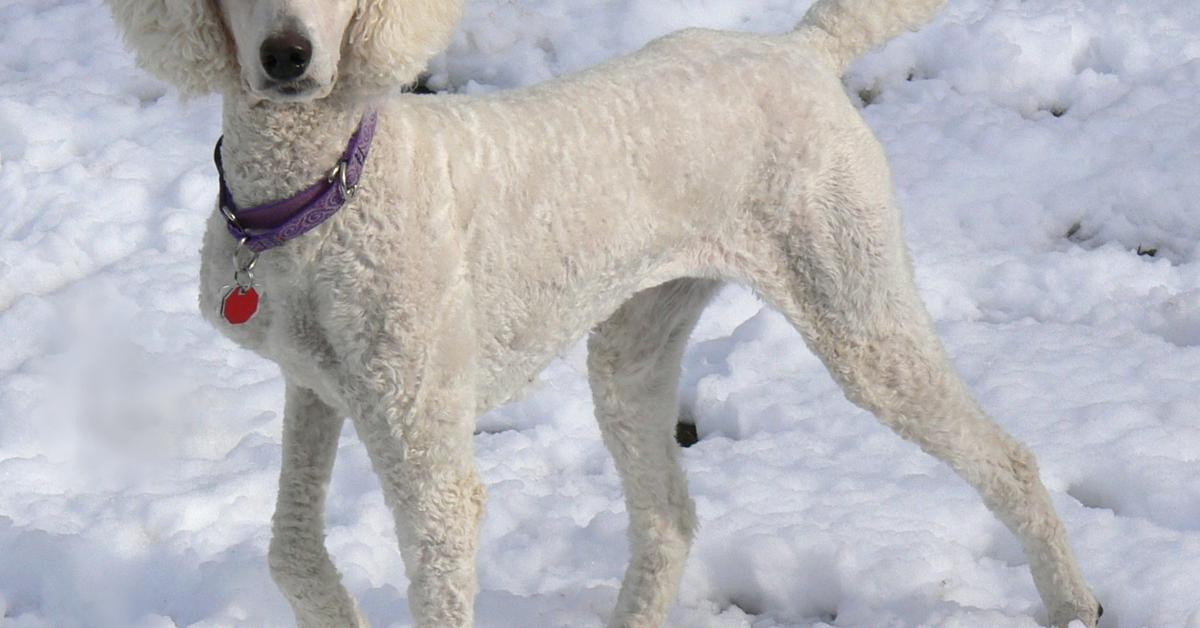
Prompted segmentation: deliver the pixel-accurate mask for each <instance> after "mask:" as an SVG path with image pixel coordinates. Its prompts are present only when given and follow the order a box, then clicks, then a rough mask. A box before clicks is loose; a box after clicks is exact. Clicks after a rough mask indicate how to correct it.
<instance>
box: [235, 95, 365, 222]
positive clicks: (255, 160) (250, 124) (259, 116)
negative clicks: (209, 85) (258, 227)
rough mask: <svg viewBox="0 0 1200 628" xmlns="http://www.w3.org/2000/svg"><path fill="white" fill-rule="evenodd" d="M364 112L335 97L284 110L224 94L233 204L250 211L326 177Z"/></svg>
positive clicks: (292, 105) (244, 96)
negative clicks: (251, 207)
mask: <svg viewBox="0 0 1200 628" xmlns="http://www.w3.org/2000/svg"><path fill="white" fill-rule="evenodd" d="M364 108H365V106H364V105H362V104H359V105H358V106H354V105H352V104H349V103H347V102H346V101H345V100H343V99H340V98H336V97H331V98H325V99H322V100H318V101H312V102H305V103H294V104H292V103H289V104H280V103H272V102H268V101H254V100H251V99H250V98H249V97H248V96H247V95H245V94H242V93H231V94H226V95H225V107H224V115H223V117H224V134H225V140H224V147H223V155H224V164H225V176H226V181H227V182H228V184H229V189H230V191H231V192H232V193H233V197H234V201H235V202H236V203H237V204H238V205H239V206H242V207H250V206H253V205H259V204H262V203H266V202H270V201H274V200H277V199H280V198H285V197H289V196H291V195H293V194H295V193H296V192H298V191H300V190H303V189H304V188H307V187H308V186H309V185H312V183H313V182H314V181H317V180H318V179H320V178H321V177H323V176H325V175H326V174H327V173H328V172H329V170H330V168H332V167H333V166H334V165H335V164H336V163H337V160H338V158H339V157H341V155H342V152H343V151H345V150H346V142H347V141H348V140H349V139H350V136H351V135H353V134H354V129H355V128H356V127H357V125H358V123H359V120H360V118H361V117H362V113H363V110H364Z"/></svg>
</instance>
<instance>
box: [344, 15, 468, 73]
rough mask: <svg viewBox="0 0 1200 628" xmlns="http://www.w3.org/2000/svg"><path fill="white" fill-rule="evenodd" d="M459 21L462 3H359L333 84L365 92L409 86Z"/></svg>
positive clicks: (443, 44) (437, 51) (444, 43)
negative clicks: (341, 83)
mask: <svg viewBox="0 0 1200 628" xmlns="http://www.w3.org/2000/svg"><path fill="white" fill-rule="evenodd" d="M461 16H462V0H359V2H358V10H357V11H356V12H355V14H354V18H353V19H352V20H351V23H350V28H349V33H348V34H347V36H346V45H345V49H344V50H343V51H342V61H341V68H340V73H341V78H339V79H338V80H339V81H342V82H345V83H347V84H348V85H350V86H351V87H352V88H356V89H360V90H365V91H380V90H389V89H394V88H397V87H400V86H403V85H407V84H409V83H411V82H413V81H414V80H416V78H417V75H418V74H420V73H421V72H422V71H423V70H424V69H425V64H426V63H427V62H428V61H429V58H430V57H432V56H433V55H435V54H437V53H439V52H441V51H442V50H443V49H444V48H445V47H446V45H447V44H448V43H449V42H450V36H451V35H452V34H454V27H455V25H456V24H457V23H458V20H459V18H460V17H461Z"/></svg>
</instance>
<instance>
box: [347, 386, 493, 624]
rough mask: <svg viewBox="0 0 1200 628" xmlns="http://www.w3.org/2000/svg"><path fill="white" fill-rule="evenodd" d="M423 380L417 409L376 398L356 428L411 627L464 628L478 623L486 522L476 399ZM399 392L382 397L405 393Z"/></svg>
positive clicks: (414, 403)
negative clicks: (390, 537) (398, 560)
mask: <svg viewBox="0 0 1200 628" xmlns="http://www.w3.org/2000/svg"><path fill="white" fill-rule="evenodd" d="M387 377H388V376H387V375H382V378H383V379H384V380H386V379H387ZM422 380H423V381H422V384H421V386H420V388H421V390H420V391H419V392H418V393H417V394H416V395H415V398H416V399H418V400H419V401H410V400H409V399H412V398H413V397H414V396H409V395H405V399H398V398H396V397H395V396H393V395H391V394H383V395H379V396H377V397H376V398H375V399H374V400H373V401H372V403H370V405H369V406H368V407H364V408H363V412H362V414H361V415H360V416H359V417H358V418H357V419H356V426H357V428H358V432H359V437H360V438H361V439H362V441H363V443H364V444H365V445H366V448H367V452H368V454H369V455H370V457H371V464H372V466H373V467H374V469H375V473H376V474H378V476H379V479H380V483H381V484H382V485H383V494H384V499H385V500H386V501H387V504H388V506H389V507H390V508H391V510H392V513H393V514H394V516H395V519H396V535H397V537H398V538H399V539H400V550H401V554H402V555H403V558H404V564H405V568H406V571H407V573H408V577H409V580H410V583H411V584H410V585H409V607H410V609H411V610H412V615H413V622H414V625H415V626H417V627H418V628H467V627H469V626H472V625H473V622H474V600H475V592H476V586H477V585H476V581H475V551H476V547H477V546H478V539H479V523H480V519H481V517H482V514H483V485H482V484H481V483H480V481H479V478H478V476H477V475H476V472H475V460H474V448H473V443H472V432H473V427H474V422H475V421H474V420H475V416H474V410H475V407H474V406H475V404H474V397H473V396H471V394H469V393H468V392H467V388H466V387H465V386H463V385H462V384H463V383H462V381H461V378H459V377H457V376H450V375H447V376H444V377H443V376H439V375H437V374H426V376H425V377H423V378H422ZM376 381H377V382H378V379H377V380H376ZM395 384H396V385H395V386H385V387H384V389H385V390H391V391H399V390H401V389H402V386H401V385H400V383H399V382H396V383H395ZM368 396H373V395H368Z"/></svg>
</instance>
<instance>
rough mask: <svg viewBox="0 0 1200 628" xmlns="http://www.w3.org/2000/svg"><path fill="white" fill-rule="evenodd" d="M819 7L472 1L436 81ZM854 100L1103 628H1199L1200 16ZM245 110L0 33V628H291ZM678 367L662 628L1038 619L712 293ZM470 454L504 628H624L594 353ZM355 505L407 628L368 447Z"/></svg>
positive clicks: (930, 464)
mask: <svg viewBox="0 0 1200 628" xmlns="http://www.w3.org/2000/svg"><path fill="white" fill-rule="evenodd" d="M807 5H808V2H807V1H806V0H604V1H597V2H585V1H582V0H472V2H470V4H469V6H468V11H467V18H466V20H465V22H464V24H463V26H462V28H461V30H460V32H459V33H458V35H457V36H456V38H455V40H454V43H453V45H452V47H451V48H450V50H449V51H448V52H447V53H446V54H445V55H444V56H443V57H440V58H439V59H438V60H437V61H436V62H435V63H434V65H433V77H432V79H431V80H432V83H433V84H434V85H436V86H440V87H442V88H448V89H454V90H457V91H463V92H486V91H492V90H497V89H503V88H508V87H514V86H519V85H525V84H530V83H535V82H538V81H542V80H546V79H549V78H551V77H553V76H556V75H559V74H563V73H566V72H571V71H575V70H578V69H581V68H585V67H588V66H590V65H593V64H595V63H597V62H600V61H602V60H604V59H606V58H609V57H612V56H614V55H618V54H623V53H627V52H631V51H633V50H635V49H637V48H638V47H639V46H641V45H642V44H644V43H645V42H647V41H649V40H650V39H652V38H654V37H656V36H659V35H661V34H664V33H667V32H670V31H672V30H676V29H679V28H682V27H686V26H706V27H717V28H728V29H739V30H749V31H758V32H772V31H782V30H785V29H788V28H790V27H791V25H792V24H794V23H795V22H796V21H797V20H798V19H799V17H800V16H801V15H802V14H803V12H804V10H805V9H806V8H807ZM779 80H787V77H784V76H781V77H779ZM846 84H847V89H848V90H849V92H850V93H851V95H852V97H854V98H856V99H858V100H859V101H860V102H861V104H862V105H863V113H864V115H865V116H866V118H867V120H868V121H869V122H870V124H871V126H872V127H873V128H874V129H875V130H876V132H877V133H878V135H879V137H880V139H881V140H882V142H883V144H884V145H885V147H886V149H887V152H888V155H889V157H890V159H891V161H892V164H893V169H894V174H895V181H896V184H897V187H898V196H899V199H900V202H901V205H902V206H903V207H904V208H905V211H906V217H907V218H906V220H907V222H906V226H907V232H908V236H909V240H910V244H911V247H912V249H913V253H914V256H915V260H916V266H917V277H918V281H919V282H920V284H921V287H922V291H923V292H922V294H923V296H924V298H925V299H926V302H927V303H928V306H929V308H930V310H931V312H932V313H933V315H934V318H935V319H936V321H937V323H938V329H939V331H940V333H941V334H942V336H943V338H944V339H945V342H946V344H947V346H948V348H949V350H950V352H951V354H952V355H953V356H954V359H955V362H956V364H957V366H958V367H959V368H960V369H961V370H962V372H963V374H964V376H965V377H966V379H967V381H968V383H969V384H970V386H971V387H972V389H973V390H974V391H975V392H976V394H977V395H978V396H979V397H980V399H981V401H982V402H983V404H984V406H985V407H986V408H987V409H988V410H989V411H990V412H991V413H992V414H993V415H994V416H995V417H996V419H997V420H998V421H999V422H1000V423H1001V424H1003V425H1004V427H1005V428H1006V429H1007V430H1009V431H1010V432H1012V433H1013V434H1014V435H1016V436H1017V437H1018V438H1020V439H1022V440H1023V441H1025V442H1026V443H1027V444H1028V445H1029V446H1030V447H1031V448H1032V449H1033V450H1034V451H1035V452H1036V454H1037V455H1038V457H1039V459H1040V461H1041V467H1042V475H1043V478H1044V480H1045V482H1046V484H1047V486H1048V488H1049V489H1050V491H1051V492H1052V494H1053V497H1054V501H1055V504H1056V506H1057V508H1058V509H1059V511H1060V513H1061V514H1062V517H1063V519H1064V522H1065V523H1066V525H1067V526H1068V527H1069V529H1070V531H1071V536H1072V539H1073V542H1074V546H1075V548H1076V550H1077V553H1078V555H1079V559H1080V562H1081V565H1082V568H1083V570H1084V572H1085V573H1086V574H1087V576H1088V579H1089V581H1090V582H1091V583H1092V585H1093V586H1094V588H1095V590H1096V593H1097V595H1098V596H1099V597H1100V599H1101V600H1102V601H1103V602H1104V607H1105V616H1104V619H1103V621H1102V625H1103V626H1122V627H1137V626H1149V627H1155V628H1200V207H1197V206H1196V203H1197V199H1198V198H1200V176H1198V174H1197V167H1198V164H1200V123H1198V122H1197V120H1200V104H1198V102H1197V101H1198V100H1200V8H1198V7H1197V5H1196V3H1195V2H1192V1H1191V0H1091V1H1087V2H1085V1H1084V0H1045V1H1043V2H1021V1H1019V0H951V2H950V5H949V7H948V9H947V10H946V11H945V12H944V13H943V14H942V15H941V16H940V17H939V18H938V19H937V20H936V21H935V22H934V23H933V24H932V25H931V26H929V27H928V28H926V29H924V30H923V31H922V32H920V33H915V34H907V35H904V36H902V37H900V38H899V39H897V40H895V41H894V42H892V43H891V44H890V45H889V46H887V47H886V48H885V49H883V50H881V51H876V52H874V53H872V54H869V55H868V56H866V57H864V58H863V59H861V60H860V61H859V62H857V63H856V64H854V65H853V66H852V67H851V69H850V71H849V73H848V75H847V77H846ZM629 89H630V90H633V91H636V90H637V89H638V86H637V85H630V86H629ZM219 106H220V105H219V102H218V100H217V99H215V98H208V99H202V100H199V101H195V102H192V103H181V102H180V100H179V98H178V97H177V96H176V95H175V93H174V92H173V91H172V90H170V89H168V88H166V87H165V86H164V85H162V84H160V83H158V82H156V81H154V80H153V79H151V78H148V77H147V76H145V75H144V74H142V73H141V72H139V71H138V70H137V69H136V68H135V67H134V66H133V61H132V57H131V55H129V54H128V53H127V52H125V51H124V50H123V49H122V47H121V45H120V42H119V41H118V37H117V35H116V33H115V31H114V29H113V26H112V24H111V21H110V18H109V17H108V12H107V8H106V6H105V5H104V4H103V3H102V2H101V1H100V0H36V1H30V0H0V198H3V199H4V202H3V205H2V206H0V347H2V349H0V625H2V626H4V627H5V628H9V627H11V628H42V627H55V628H75V627H87V628H91V627H97V628H125V627H131V628H167V627H172V626H194V627H197V628H201V627H203V628H216V627H225V626H255V627H258V626H265V627H273V626H288V625H290V624H291V621H292V619H291V615H290V611H289V609H288V608H287V604H286V603H285V602H284V600H283V597H282V596H281V595H280V594H279V593H278V592H277V591H276V590H275V587H274V585H273V584H272V582H271V580H270V577H269V575H268V573H267V566H266V556H265V555H266V549H267V542H268V536H269V520H270V515H271V511H272V507H273V501H274V495H275V482H276V475H277V473H278V471H277V469H278V466H279V456H280V447H279V437H280V415H279V412H280V410H281V408H282V396H283V389H282V383H281V381H280V378H279V374H278V372H277V371H276V370H275V368H274V367H273V366H272V365H270V364H268V363H265V362H263V361H261V360H259V359H257V358H255V357H254V356H252V355H250V354H248V353H246V352H243V351H239V350H236V349H235V348H234V347H233V346H232V345H231V344H229V343H228V342H226V341H223V340H221V339H220V338H219V337H218V335H217V333H216V332H215V331H213V330H212V329H210V328H209V327H208V326H207V325H206V324H205V323H204V322H203V321H202V320H201V319H200V317H199V315H198V313H197V311H196V296H195V295H196V284H197V276H196V275H197V267H198V263H199V261H198V255H197V248H198V246H199V242H200V236H201V233H202V229H203V223H204V220H205V217H206V216H207V215H208V213H209V212H210V211H211V206H212V201H213V198H214V195H215V190H216V178H215V173H214V171H213V168H212V166H211V163H210V161H209V156H210V155H211V147H212V142H213V141H214V140H215V138H216V136H217V134H218V133H219ZM614 211H617V212H619V208H614ZM1151 252H1153V254H1150V253H1151ZM685 369H686V373H685V377H684V380H685V381H684V384H683V395H682V396H683V401H684V404H683V405H684V407H683V409H682V411H683V413H684V415H685V416H688V417H691V418H693V419H694V420H695V422H696V423H697V425H698V428H699V433H700V436H701V441H700V442H699V444H697V445H696V446H694V447H692V448H691V449H688V450H686V451H685V453H684V462H685V465H686V467H687V470H688V473H689V478H690V484H691V488H692V491H693V495H694V497H695V499H696V502H697V506H698V513H699V517H700V521H701V529H700V532H699V535H698V539H697V542H696V545H695V547H694V550H693V552H692V555H691V557H690V558H689V562H688V566H687V570H686V572H685V575H684V582H683V587H682V593H681V596H680V600H679V604H678V606H677V608H676V609H675V610H674V611H673V612H672V614H671V619H670V625H672V626H675V627H680V628H683V627H687V628H735V627H747V626H753V627H754V628H781V627H785V626H787V627H791V626H863V627H867V626H869V627H900V626H950V627H953V626H959V627H976V626H991V627H997V628H1019V627H1021V628H1024V627H1030V626H1035V625H1037V624H1038V623H1039V622H1043V621H1044V620H1045V615H1044V611H1043V610H1042V609H1041V602H1040V601H1039V600H1038V597H1037V593H1036V591H1035V590H1034V587H1033V582H1032V580H1031V579H1030V577H1029V574H1028V571H1027V569H1026V566H1025V565H1024V564H1023V558H1022V555H1021V552H1020V548H1019V546H1018V545H1017V543H1016V541H1015V540H1014V539H1013V538H1012V537H1011V536H1010V535H1009V534H1008V533H1007V532H1006V531H1005V530H1004V529H1003V528H1002V526H1001V525H1000V524H999V523H998V522H996V521H995V520H994V519H993V518H992V517H991V515H990V514H988V512H987V511H986V510H985V508H984V507H983V504H982V503H981V502H980V500H979V499H978V498H977V497H976V496H975V495H974V493H973V492H972V491H971V490H970V489H968V488H967V487H966V486H965V485H964V484H962V483H961V482H960V481H958V480H957V479H956V478H955V477H954V476H953V474H952V473H951V472H950V470H949V469H948V468H945V467H943V466H941V465H939V464H938V463H936V462H935V461H934V460H933V459H931V458H929V457H927V456H925V455H924V454H922V453H921V452H920V451H919V450H918V449H917V448H916V447H914V446H911V445H909V444H907V443H905V442H903V441H901V440H900V439H899V438H897V437H896V436H894V435H892V434H891V433H890V432H888V431H886V430H885V429H883V428H882V427H880V426H878V425H877V424H876V423H875V422H874V421H873V420H872V419H871V417H870V416H869V415H867V414H865V413H864V412H862V411H860V410H858V409H856V408H855V407H853V406H852V405H850V404H849V403H848V402H847V401H845V400H844V399H843V398H842V396H841V394H840V392H839V391H838V390H837V388H836V387H835V386H834V385H833V383H832V382H831V380H830V379H829V377H828V375H827V374H826V373H825V372H824V371H823V369H822V367H821V365H820V363H819V362H818V361H817V359H816V358H815V357H813V355H812V354H810V353H809V352H808V351H807V350H806V349H805V347H804V345H803V343H802V342H801V340H800V339H799V337H798V336H797V334H796V333H794V332H793V331H792V330H791V329H790V328H789V327H788V326H787V324H786V323H785V322H784V321H783V319H782V318H781V317H780V316H779V315H777V314H775V313H773V312H771V311H770V310H767V309H764V308H763V307H762V306H761V305H760V304H759V303H758V302H757V301H756V300H755V299H754V298H753V297H752V296H750V295H749V294H747V293H745V292H743V291H741V290H737V289H727V290H726V291H725V292H723V293H722V295H721V296H720V297H719V298H718V300H717V302H716V303H714V304H713V306H712V307H711V308H710V309H709V311H708V312H707V313H706V315H705V318H704V319H703V320H702V322H701V324H700V327H699V328H698V330H697V332H696V334H695V337H694V338H693V345H692V347H691V348H690V349H689V351H688V354H687V357H686V364H685ZM479 427H480V433H479V435H478V436H477V438H476V446H477V448H478V453H479V468H480V472H481V474H482V476H483V478H484V480H485V481H486V483H487V485H488V489H489V505H488V514H487V519H486V521H485V524H484V529H483V540H482V552H481V554H480V557H479V572H480V584H481V594H480V596H479V600H478V611H477V615H478V621H479V625H480V626H483V627H509V626H531V627H532V626H547V627H558V626H571V627H580V628H585V627H599V626H602V625H603V624H604V621H605V618H606V617H607V614H608V612H609V610H610V609H611V607H612V606H613V604H614V602H615V599H616V594H617V588H618V583H619V578H620V576H621V573H622V570H623V568H624V564H625V560H626V554H627V552H626V542H625V515H624V506H623V504H622V499H621V491H620V486H619V482H618V479H617V476H616V473H615V471H614V470H613V467H612V464H611V462H610V461H609V459H608V456H607V454H606V453H605V451H604V449H603V446H602V445H601V443H600V437H599V432H598V430H597V428H596V427H595V424H594V421H593V419H592V417H591V401H590V397H589V395H588V392H587V389H586V383H585V380H584V376H583V350H582V348H581V347H577V348H575V349H574V350H572V351H571V352H569V354H567V355H564V356H562V358H561V359H560V360H559V361H557V362H556V363H555V364H554V365H553V366H552V367H551V368H549V369H548V370H547V371H546V372H545V373H544V374H543V375H542V376H541V381H540V382H539V385H538V386H537V387H536V390H534V391H533V392H532V393H531V394H530V395H528V396H527V397H526V398H525V399H523V400H522V401H519V402H517V403H514V404H512V405H510V406H507V407H504V408H501V409H499V410H497V411H495V412H493V413H491V414H489V415H487V416H485V417H483V418H482V420H481V421H480V425H479ZM332 491H333V492H332V496H331V499H330V502H329V506H328V518H329V521H330V527H329V534H328V539H327V543H328V545H329V547H330V549H331V551H332V553H333V555H334V557H335V560H336V562H337V564H338V566H339V567H340V569H341V570H342V572H343V573H344V575H345V580H346V583H347V586H348V587H349V589H350V590H351V591H352V592H353V593H354V594H355V595H356V596H357V597H358V598H359V599H360V600H361V602H362V607H363V609H364V611H365V613H366V614H367V616H368V617H369V618H370V619H371V621H372V622H373V624H374V625H375V626H380V627H388V626H405V625H407V624H408V619H407V609H406V599H405V596H406V593H405V587H406V580H405V577H404V573H403V566H402V564H401V561H400V557H399V555H398V552H397V551H396V549H395V548H396V543H395V538H394V535H393V532H392V530H391V521H392V519H391V516H390V515H389V514H388V513H387V511H386V509H385V506H384V504H383V500H382V497H381V496H380V493H379V489H378V484H377V482H376V480H375V479H374V476H373V475H372V473H371V471H370V469H369V464H368V462H367V459H366V456H365V453H364V452H363V450H362V447H361V446H360V444H359V443H358V442H357V440H356V439H355V437H354V434H353V431H352V430H351V429H350V428H347V432H346V433H345V434H343V438H342V443H341V446H340V451H339V458H338V462H337V467H336V469H335V477H334V483H333V489H332Z"/></svg>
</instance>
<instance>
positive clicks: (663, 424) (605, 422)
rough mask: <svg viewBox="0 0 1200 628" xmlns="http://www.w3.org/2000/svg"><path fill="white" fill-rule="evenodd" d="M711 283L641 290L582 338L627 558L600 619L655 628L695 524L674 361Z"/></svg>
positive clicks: (676, 581)
mask: <svg viewBox="0 0 1200 628" xmlns="http://www.w3.org/2000/svg"><path fill="white" fill-rule="evenodd" d="M718 285H719V284H718V283H717V282H714V281H710V280H704V279H679V280H675V281H671V282H668V283H665V284H663V285H661V286H658V287H655V288H651V289H649V290H645V291H642V292H640V293H638V294H637V295H635V296H634V297H633V298H632V299H630V300H629V301H628V302H627V303H625V304H624V305H623V306H621V308H620V309H618V310H617V311H616V312H615V313H614V314H613V315H612V316H611V317H610V318H609V319H608V320H606V321H605V322H604V323H602V324H600V325H599V326H598V327H596V329H595V330H594V332H593V333H592V335H591V337H590V338H589V340H588V377H589V380H590V383H591V387H592V396H593V398H594V399H595V404H596V418H597V419H598V420H599V422H600V431H601V433H602V434H603V436H604V443H605V445H606V446H607V447H608V450H609V452H611V453H612V456H613V459H614V460H615V462H616V466H617V471H618V472H619V473H620V475H621V481H622V484H623V485H624V489H625V502H626V507H627V508H628V510H629V540H630V554H631V556H630V562H629V568H628V569H627V571H626V572H625V580H624V582H623V583H622V585H621V592H620V595H619V597H618V600H617V608H616V611H615V612H614V613H613V616H612V619H611V620H610V621H609V626H610V627H613V628H616V627H620V628H642V627H646V628H649V627H657V626H661V625H662V623H663V620H664V618H665V617H666V613H667V610H668V608H669V606H670V604H671V602H672V601H673V600H674V597H675V592H676V590H677V589H678V587H679V578H680V576H681V574H682V573H683V565H684V560H685V559H686V557H687V552H688V546H689V545H690V544H691V540H692V531H693V528H694V527H695V512H694V508H693V506H692V501H691V499H690V498H688V494H687V483H686V480H685V478H684V475H683V469H682V468H681V467H680V465H679V458H678V451H679V447H678V445H677V444H676V443H675V437H674V430H675V423H676V420H677V419H678V418H679V407H678V390H677V388H678V385H679V374H680V361H681V359H682V356H683V350H684V347H685V345H686V344H687V338H688V335H689V334H690V333H691V331H692V328H693V327H694V326H695V324H696V320H697V319H698V318H699V317H700V312H701V311H702V310H703V309H704V306H705V304H707V303H708V300H709V299H710V298H711V297H712V294H713V293H714V292H715V290H716V288H717V286H718Z"/></svg>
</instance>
